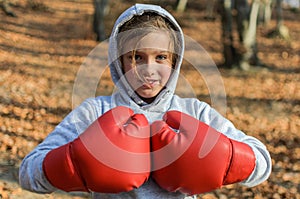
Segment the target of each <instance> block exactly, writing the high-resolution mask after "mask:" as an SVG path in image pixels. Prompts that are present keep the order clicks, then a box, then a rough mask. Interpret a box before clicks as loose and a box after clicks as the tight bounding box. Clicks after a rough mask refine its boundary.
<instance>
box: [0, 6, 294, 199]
mask: <svg viewBox="0 0 300 199" xmlns="http://www.w3.org/2000/svg"><path fill="white" fill-rule="evenodd" d="M14 2H15V5H14V6H13V7H12V8H13V9H14V11H15V13H16V15H17V16H18V17H17V18H14V17H9V16H5V15H4V13H3V12H2V11H0V137H1V139H0V198H3V199H4V198H14V199H21V198H22V199H24V198H28V199H29V198H30V199H35V198H64V199H65V198H87V197H88V196H87V195H83V196H80V195H75V196H70V195H67V194H65V193H62V192H57V193H53V194H46V195H39V194H34V193H31V192H28V191H25V190H23V189H21V188H20V186H19V185H18V167H19V165H20V162H21V160H22V158H23V157H24V156H25V155H26V154H27V153H29V152H30V151H31V150H32V149H33V148H34V147H35V146H36V145H37V144H38V143H39V142H41V141H42V140H43V139H44V138H45V136H46V135H47V134H48V133H50V132H51V131H52V129H53V128H54V127H55V126H56V125H57V124H58V123H59V122H60V121H61V120H62V119H63V118H64V116H65V115H66V114H67V113H68V112H70V111H71V110H72V105H71V102H72V89H73V85H74V80H75V78H76V73H77V71H78V68H79V67H80V65H81V64H82V62H83V61H84V60H85V58H86V56H87V55H88V53H89V52H90V51H91V50H93V48H94V47H95V46H96V45H97V43H96V42H95V41H94V38H95V35H94V34H93V33H92V31H91V30H92V28H91V24H92V21H91V20H92V13H93V7H92V1H91V0H77V1H75V0H74V1H64V2H61V1H58V0H53V1H48V0H46V1H40V0H27V1H25V0H19V1H14ZM142 2H151V1H142ZM152 2H157V1H152ZM167 2H168V1H164V3H163V4H164V5H167ZM170 2H172V1H170ZM132 3H133V1H121V0H117V1H113V2H111V6H112V8H111V11H110V13H109V17H108V19H107V21H106V23H107V24H106V25H107V27H108V28H107V34H109V31H110V30H111V26H112V23H113V22H114V20H115V19H116V17H117V16H118V15H119V14H120V12H122V11H123V10H124V9H125V8H127V7H128V6H130V5H131V4H132ZM166 8H167V9H169V10H171V6H167V7H166ZM199 9H200V10H201V11H200V12H199ZM203 9H204V8H203V5H202V4H201V3H195V5H193V6H191V7H190V8H189V11H188V12H185V13H183V14H175V13H174V14H175V17H176V18H177V19H178V21H179V23H180V24H181V25H182V26H183V29H184V32H185V34H186V35H188V36H190V37H192V38H193V39H195V40H196V41H198V42H199V43H201V45H202V46H203V47H204V48H205V49H206V50H207V51H208V52H209V53H210V55H211V57H212V58H213V59H214V61H215V62H216V63H217V64H221V63H222V60H223V58H222V55H221V51H222V46H220V44H221V42H220V34H221V33H220V20H219V19H218V18H217V20H216V21H206V20H204V12H203ZM112 10H113V12H112ZM171 11H172V10H171ZM284 14H285V19H286V21H285V25H286V26H287V27H288V28H289V29H290V35H291V38H292V41H291V42H286V41H284V40H282V39H280V38H277V37H276V38H268V37H267V33H268V32H269V31H270V29H271V28H272V27H274V26H275V21H272V22H271V25H270V27H269V28H263V27H260V28H259V32H258V48H259V54H258V56H259V58H260V59H261V61H262V63H263V64H264V65H265V67H255V68H252V69H251V70H250V71H248V72H245V71H240V70H237V69H232V70H229V69H220V72H221V74H222V78H223V81H224V85H225V88H226V95H227V103H228V107H227V113H226V117H228V118H229V119H230V120H231V121H233V123H234V124H235V125H236V126H237V128H239V129H241V130H243V131H244V132H246V133H247V134H250V135H253V136H255V137H257V138H259V139H260V140H262V141H263V142H264V143H265V144H266V145H267V147H268V149H269V150H270V153H271V156H272V159H273V172H272V175H271V177H270V179H269V180H268V181H267V182H264V183H263V184H261V185H259V186H257V187H254V188H245V187H241V186H239V185H230V186H227V187H224V188H223V189H221V190H217V191H215V192H212V193H209V194H204V195H202V198H225V199H226V198H256V199H261V198H275V199H277V198H278V199H279V198H296V199H300V194H299V192H300V185H299V184H300V137H299V132H300V29H299V25H300V22H299V18H300V14H299V12H298V13H297V12H291V11H288V10H285V11H284ZM212 33H213V34H212ZM183 74H184V76H185V78H186V79H188V80H189V82H190V83H191V84H192V85H194V87H195V91H196V94H197V96H198V97H199V98H200V99H202V100H204V101H208V102H209V93H208V90H207V88H206V86H205V84H204V83H202V81H201V80H199V79H201V77H199V76H197V75H196V73H195V71H193V69H192V68H191V67H189V66H184V70H183ZM195 80H199V81H195ZM111 89H112V84H111V82H110V81H109V79H106V80H105V81H103V82H102V84H101V85H100V86H99V88H98V92H99V93H100V94H101V93H103V92H108V91H110V90H111Z"/></svg>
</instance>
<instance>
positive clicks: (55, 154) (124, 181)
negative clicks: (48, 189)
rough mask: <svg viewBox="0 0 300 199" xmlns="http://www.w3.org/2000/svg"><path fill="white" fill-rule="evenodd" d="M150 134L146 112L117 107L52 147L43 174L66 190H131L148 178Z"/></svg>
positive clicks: (115, 191) (44, 164)
mask: <svg viewBox="0 0 300 199" xmlns="http://www.w3.org/2000/svg"><path fill="white" fill-rule="evenodd" d="M149 135H150V126H149V124H148V121H147V119H146V118H145V116H144V115H142V114H134V113H133V111H132V110H131V109H129V108H126V107H120V106H119V107H116V108H114V109H112V110H110V111H108V112H106V113H105V114H103V115H102V116H101V117H99V118H98V119H97V120H96V121H95V122H94V123H92V124H91V125H90V126H89V127H88V128H87V129H86V130H85V132H83V133H82V134H81V135H80V136H79V137H78V138H77V139H75V140H74V141H72V142H69V143H67V144H65V145H63V146H60V147H58V148H56V149H54V150H51V151H50V152H49V153H48V154H47V155H46V157H45V159H44V162H43V170H44V173H45V175H46V177H47V179H48V180H49V182H50V183H51V184H52V185H53V186H55V187H57V188H59V189H62V190H64V191H95V192H102V193H118V192H124V191H130V190H132V189H134V188H138V187H140V186H141V185H142V184H143V183H144V182H145V181H147V179H148V178H149V175H150V154H149V151H150V138H149V137H150V136H149Z"/></svg>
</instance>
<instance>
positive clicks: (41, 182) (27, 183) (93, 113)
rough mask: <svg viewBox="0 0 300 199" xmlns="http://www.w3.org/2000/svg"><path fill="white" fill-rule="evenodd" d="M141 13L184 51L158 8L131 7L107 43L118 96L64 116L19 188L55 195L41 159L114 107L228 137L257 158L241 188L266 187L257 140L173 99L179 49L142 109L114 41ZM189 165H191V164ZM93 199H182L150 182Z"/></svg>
mask: <svg viewBox="0 0 300 199" xmlns="http://www.w3.org/2000/svg"><path fill="white" fill-rule="evenodd" d="M144 12H155V13H157V14H159V15H161V16H163V17H165V18H167V19H168V20H169V21H170V22H171V23H173V25H174V27H175V28H176V29H177V31H178V34H179V39H180V41H179V43H180V45H181V46H184V36H183V33H182V30H181V28H180V26H179V25H178V24H177V22H176V21H175V19H174V18H173V17H172V15H171V14H169V13H168V12H167V11H166V10H164V9H162V8H161V7H159V6H154V5H144V4H136V5H134V6H132V7H130V8H129V9H127V10H126V11H125V12H124V13H123V14H122V15H121V16H120V17H119V18H118V19H117V21H116V23H115V26H114V28H113V30H112V33H111V37H110V41H109V60H108V61H109V67H110V71H111V76H112V80H113V82H114V83H115V85H116V87H117V90H116V91H115V92H114V93H113V94H112V95H111V96H98V97H94V98H88V99H86V100H84V102H82V103H81V104H80V105H79V106H78V107H77V108H75V109H74V110H73V111H72V112H71V113H69V114H68V115H67V116H66V117H65V118H64V119H63V121H62V122H61V123H60V124H59V125H58V126H57V127H56V128H55V129H54V130H53V132H51V133H50V134H49V135H48V136H47V137H46V139H45V140H44V141H43V142H42V143H41V144H39V145H38V146H37V147H36V148H35V149H34V150H33V151H32V152H31V153H29V154H28V155H27V156H26V157H25V158H24V160H23V161H22V164H21V166H20V172H19V179H20V185H21V186H22V187H23V188H24V189H27V190H30V191H34V192H38V193H51V192H53V191H55V190H57V189H56V188H55V187H53V186H52V185H51V184H50V183H49V182H48V180H47V179H46V177H45V175H44V172H43V169H42V164H43V160H44V157H45V156H46V154H47V153H48V152H49V151H50V150H52V149H55V148H57V147H59V146H62V145H64V144H66V143H68V142H70V141H73V140H74V139H75V138H77V137H78V136H79V135H80V134H81V133H82V132H84V130H85V129H86V128H87V127H88V126H89V125H90V124H91V123H92V122H93V121H95V120H96V119H97V118H98V117H100V116H101V115H102V114H103V113H105V112H107V111H108V110H110V109H111V108H113V107H116V106H120V105H122V106H127V107H130V108H131V109H133V110H134V112H135V113H142V114H144V115H145V116H146V117H147V119H148V121H149V122H150V123H152V122H153V121H155V120H158V119H161V118H162V116H163V114H164V113H165V112H166V111H168V110H179V111H181V112H184V113H187V114H189V115H191V116H193V117H195V118H197V119H199V120H200V121H202V122H204V123H206V124H208V125H210V126H211V127H213V128H215V129H216V130H217V131H219V132H221V133H223V134H225V135H226V136H227V137H229V138H231V139H234V140H238V141H240V142H243V143H246V144H248V145H249V146H250V147H251V148H252V149H253V151H254V153H255V156H256V166H255V169H254V170H253V172H252V174H251V175H250V176H249V177H248V179H246V180H245V181H243V182H241V184H243V185H245V186H249V187H251V186H255V185H258V184H259V183H261V182H263V181H265V180H266V179H267V178H268V177H269V175H270V172H271V158H270V155H269V152H268V151H267V149H266V147H265V146H264V145H263V144H262V143H261V142H260V141H259V140H257V139H255V138H253V137H251V136H247V135H245V134H244V133H243V132H241V131H240V130H238V129H236V128H235V127H234V125H233V124H232V123H231V122H230V121H228V120H227V119H225V118H224V117H223V116H222V115H221V114H219V113H218V112H217V111H216V110H215V109H213V108H212V107H210V106H209V105H208V104H207V103H205V102H201V101H199V100H198V99H196V98H181V97H179V96H178V95H176V94H175V88H176V85H177V80H178V77H179V71H180V66H181V63H182V59H183V51H184V48H181V49H179V50H178V54H179V58H178V59H177V62H176V66H175V69H174V72H173V73H172V75H171V77H170V79H169V81H168V82H167V85H166V88H165V89H164V90H163V91H162V92H161V93H160V94H159V95H158V96H157V97H156V99H155V100H154V101H153V102H152V103H151V104H146V103H145V102H143V100H141V99H140V98H139V96H138V95H136V94H135V92H134V91H133V89H132V88H131V87H130V86H129V84H128V82H127V81H126V79H125V78H124V77H123V73H122V70H121V63H120V61H119V59H118V58H117V57H118V56H117V53H116V52H117V50H118V48H117V43H116V36H117V35H118V32H119V28H120V27H121V26H122V25H123V24H124V23H125V22H127V21H128V20H129V19H131V18H132V17H133V16H135V15H141V14H143V13H144ZM191 164H193V163H192V162H191ZM92 196H93V198H120V199H121V198H122V199H126V198H145V199H147V198H149V199H154V198H159V199H161V198H164V199H165V198H185V197H186V196H185V195H184V194H182V193H179V192H176V193H170V192H167V191H165V190H163V189H161V188H160V187H159V186H158V185H157V184H156V183H155V182H154V181H153V180H152V179H151V177H150V179H149V180H148V181H147V182H146V183H145V184H143V185H142V186H141V187H139V188H138V189H134V190H132V191H130V192H124V193H118V194H103V193H92Z"/></svg>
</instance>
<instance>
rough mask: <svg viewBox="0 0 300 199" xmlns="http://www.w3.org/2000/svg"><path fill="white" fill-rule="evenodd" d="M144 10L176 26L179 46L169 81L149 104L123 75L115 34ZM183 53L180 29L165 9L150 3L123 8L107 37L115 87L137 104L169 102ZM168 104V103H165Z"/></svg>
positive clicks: (126, 98) (123, 97) (128, 99)
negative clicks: (108, 37)
mask: <svg viewBox="0 0 300 199" xmlns="http://www.w3.org/2000/svg"><path fill="white" fill-rule="evenodd" d="M145 12H153V13H157V14H158V15H161V16H162V17H164V18H166V19H167V20H168V21H169V22H170V23H171V24H173V26H174V27H175V28H176V32H177V37H178V38H179V40H180V41H179V45H180V46H181V48H180V49H176V53H177V54H178V58H177V60H176V63H175V67H174V71H173V73H172V75H171V76H170V78H169V81H168V82H167V84H166V88H165V89H164V90H163V91H162V92H160V94H159V95H158V96H157V97H156V99H155V100H154V101H153V102H152V103H151V104H146V103H145V102H143V100H141V99H140V98H139V96H138V95H137V94H136V93H135V92H134V90H133V89H132V88H131V86H130V85H129V84H128V82H127V80H126V78H125V76H124V75H123V72H122V67H121V62H120V60H119V58H118V46H117V36H118V34H119V31H120V27H121V26H122V25H123V24H124V23H126V22H127V21H129V20H130V19H131V18H132V17H134V16H137V15H142V14H143V13H145ZM183 53H184V37H183V33H182V30H181V28H180V26H179V25H178V23H177V22H176V20H175V19H174V17H173V16H172V15H171V14H170V13H169V12H168V11H166V10H165V9H163V8H161V7H160V6H156V5H150V4H135V5H134V6H132V7H130V8H128V9H127V10H125V11H124V12H123V13H122V14H121V15H120V16H119V18H118V19H117V20H116V22H115V25H114V27H113V30H112V33H111V36H110V39H109V58H108V61H109V67H110V73H111V77H112V80H113V82H114V83H115V85H116V87H117V88H118V91H117V92H119V95H121V98H122V99H123V100H125V101H128V102H129V101H134V103H136V104H137V105H139V106H146V107H147V106H152V107H153V105H157V104H161V103H164V104H165V105H166V103H167V102H170V100H171V98H172V96H173V94H174V92H175V89H176V84H177V80H178V76H179V72H180V66H181V63H182V59H183ZM167 104H168V103H167Z"/></svg>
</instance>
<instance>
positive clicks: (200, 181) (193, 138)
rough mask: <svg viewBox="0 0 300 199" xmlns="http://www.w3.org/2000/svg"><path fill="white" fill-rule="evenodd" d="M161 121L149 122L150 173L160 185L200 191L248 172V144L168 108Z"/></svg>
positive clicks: (251, 164) (251, 160) (251, 159)
mask: <svg viewBox="0 0 300 199" xmlns="http://www.w3.org/2000/svg"><path fill="white" fill-rule="evenodd" d="M163 120H164V121H155V122H154V123H153V124H152V125H151V132H152V138H151V143H152V170H154V171H153V172H152V176H153V179H155V181H156V183H157V184H159V185H160V186H161V187H162V188H164V189H166V190H168V191H172V192H173V191H180V192H183V193H187V194H190V195H193V194H200V193H204V192H209V191H212V190H214V189H217V188H220V187H221V186H222V185H225V184H231V183H235V182H240V181H243V180H245V179H246V178H247V177H249V175H250V174H251V173H252V171H253V169H254V167H255V155H254V153H253V151H252V149H251V148H250V147H249V146H248V145H246V144H244V143H241V142H238V141H235V140H232V139H229V138H228V137H226V136H225V135H223V134H222V133H219V132H217V131H216V130H215V129H213V128H211V127H209V126H208V125H206V124H205V123H203V122H201V121H199V120H197V119H195V118H193V117H191V116H189V115H187V114H185V113H181V112H178V111H169V112H167V113H166V114H165V115H164V118H163ZM171 128H173V129H178V130H179V132H178V133H175V132H174V130H172V129H171Z"/></svg>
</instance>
